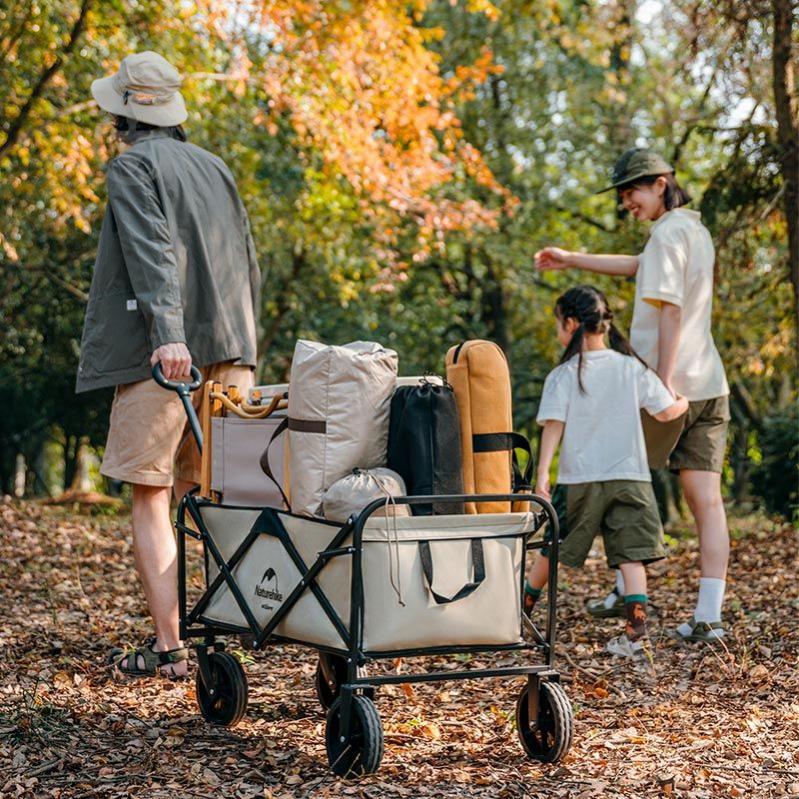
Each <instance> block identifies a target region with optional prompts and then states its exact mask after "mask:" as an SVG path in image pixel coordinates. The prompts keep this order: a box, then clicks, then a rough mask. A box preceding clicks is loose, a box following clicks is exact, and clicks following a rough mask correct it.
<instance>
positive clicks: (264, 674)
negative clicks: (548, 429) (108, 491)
mask: <svg viewBox="0 0 799 799" xmlns="http://www.w3.org/2000/svg"><path fill="white" fill-rule="evenodd" d="M732 528H733V531H734V541H733V547H734V548H733V561H732V570H731V575H730V581H729V595H728V597H729V598H728V603H727V620H728V622H730V623H731V626H732V635H731V636H730V639H729V641H728V642H727V645H726V646H725V647H720V648H710V647H708V646H706V645H702V646H698V647H695V648H690V649H689V648H684V647H679V646H678V645H676V644H674V643H673V642H671V641H670V640H669V639H667V638H666V637H665V636H664V634H663V633H664V631H665V629H666V627H665V625H667V624H668V625H672V624H674V623H677V622H679V621H682V620H683V619H684V618H686V617H687V616H688V615H690V611H691V600H692V598H693V596H694V591H695V584H696V579H697V576H698V575H697V573H696V565H697V552H696V547H695V544H694V542H693V541H692V540H691V539H690V538H685V539H684V540H680V541H676V542H675V546H674V549H673V553H672V556H671V557H670V558H669V559H668V560H666V561H664V562H662V563H661V564H658V565H656V566H655V567H654V568H653V569H652V580H651V590H650V593H651V596H652V598H653V600H654V602H655V604H656V606H657V610H658V613H659V617H660V620H662V622H663V625H661V624H659V623H658V622H656V623H655V625H654V626H653V631H654V633H655V637H656V649H655V659H654V664H653V665H652V666H651V668H650V667H645V666H639V667H636V668H630V667H629V666H627V665H624V664H621V663H619V662H618V661H615V662H614V660H613V659H611V658H610V657H609V656H607V655H605V654H604V653H603V651H602V647H603V644H604V642H605V640H606V639H607V638H608V637H609V636H610V635H613V634H615V633H616V632H617V627H618V624H617V622H615V621H607V622H602V623H592V622H591V621H590V619H589V617H587V616H586V615H585V613H584V612H583V610H582V607H583V605H584V603H585V600H586V599H587V598H588V597H589V596H593V595H596V594H597V592H598V590H599V587H600V586H604V584H605V583H607V581H608V572H607V570H606V568H605V566H604V564H603V562H602V561H601V560H599V559H594V560H591V561H589V564H588V566H587V568H586V570H585V571H583V572H580V573H569V574H565V575H563V579H562V589H563V591H562V594H561V596H562V598H563V602H562V609H561V613H560V619H561V633H560V635H559V641H560V649H559V659H558V665H559V667H560V668H561V669H562V670H563V671H564V674H565V676H564V684H565V687H566V688H567V691H568V693H569V696H570V698H571V700H572V702H573V704H574V709H575V719H576V730H575V743H574V746H573V748H572V750H571V753H570V754H569V756H568V757H567V758H566V760H565V761H564V762H563V763H562V764H560V765H558V766H540V765H537V764H534V763H530V762H529V761H527V760H526V759H525V758H524V756H523V753H522V750H521V747H520V746H519V743H518V740H517V738H516V732H515V728H514V723H513V712H514V705H515V699H516V695H517V693H518V690H519V687H520V683H519V682H518V681H513V680H507V681H498V680H493V681H471V682H467V683H451V684H448V683H440V684H436V685H426V686H422V687H414V688H410V687H409V686H399V687H387V688H384V689H382V690H381V691H380V692H379V694H378V707H379V710H380V713H381V716H382V719H383V724H384V728H385V731H386V752H385V756H384V759H383V764H382V767H381V769H380V770H379V772H378V773H377V774H376V775H374V776H371V777H368V778H365V779H363V780H361V781H360V782H354V781H346V780H340V779H338V778H336V777H333V776H332V775H331V774H330V773H329V772H328V771H327V769H326V756H325V750H324V715H323V713H322V711H321V710H320V708H319V706H318V703H317V701H316V698H315V695H314V689H313V671H314V666H315V658H314V656H313V653H312V652H310V651H309V650H306V649H301V648H299V647H288V646H286V647H275V648H272V649H270V650H268V651H267V652H266V653H265V654H262V653H253V654H252V661H253V662H251V663H248V665H247V666H246V669H247V672H248V677H249V686H250V705H249V710H248V713H247V716H246V717H245V719H244V720H243V721H242V722H241V723H240V724H239V725H238V726H237V727H235V728H233V729H229V730H227V729H214V728H212V727H210V726H209V725H208V724H206V723H205V722H204V721H203V720H202V719H201V718H200V716H199V714H198V710H197V704H196V701H195V694H194V685H193V682H188V683H187V682H183V683H171V682H168V681H166V680H150V681H114V680H113V679H112V678H111V677H110V675H109V672H108V670H107V668H106V667H104V665H103V664H104V661H105V655H106V652H107V650H108V649H109V648H110V647H111V646H114V645H118V644H120V643H132V642H138V641H140V640H141V639H143V638H144V637H145V636H146V635H148V634H149V628H148V622H147V619H146V614H145V609H144V606H143V601H142V598H141V594H140V591H139V589H138V585H137V583H136V580H135V575H134V572H133V569H132V553H131V551H130V523H129V519H128V517H126V516H122V517H119V518H117V517H113V516H111V517H103V516H99V517H91V516H83V515H77V514H73V513H67V512H65V511H64V510H62V509H52V508H44V507H42V506H40V505H36V504H23V505H20V504H9V503H6V504H1V505H0V796H3V797H6V796H8V797H34V796H35V797H71V798H72V799H76V798H77V797H86V798H88V797H92V798H94V797H127V796H132V797H148V798H149V799H161V797H170V799H172V798H173V797H209V798H210V797H241V799H246V798H247V797H281V798H282V797H286V798H288V797H328V796H329V797H337V796H361V797H371V798H373V799H375V798H376V797H478V796H479V797H491V798H492V799H494V798H496V799H503V798H504V797H507V798H508V799H510V798H511V797H513V798H514V799H522V798H523V797H574V798H575V799H576V798H577V797H579V798H580V799H587V798H588V797H617V796H618V797H622V796H623V797H647V796H684V797H696V799H699V798H700V797H717V796H718V797H721V796H723V797H735V796H742V797H743V796H745V797H761V796H762V797H766V796H768V797H788V796H799V579H798V574H797V572H798V571H799V570H798V569H797V566H799V560H798V559H797V543H799V535H797V532H796V531H794V530H793V529H791V528H790V527H788V526H784V525H783V526H780V525H776V524H774V523H772V522H770V521H768V520H767V519H763V518H757V519H756V518H752V517H749V518H744V519H733V520H732ZM683 575H690V578H689V582H688V587H687V588H686V580H685V579H684V578H683ZM247 655H250V653H247ZM246 659H249V658H246ZM498 659H499V660H500V661H503V662H505V661H508V660H509V659H508V658H507V657H504V658H503V657H502V656H500V657H499V658H498ZM486 660H487V659H486V658H484V657H482V656H481V657H474V658H471V659H467V658H462V661H468V662H469V664H470V665H476V664H477V663H483V662H486ZM495 662H496V661H495ZM403 665H404V664H400V668H402V667H403ZM386 667H387V668H394V664H387V666H386Z"/></svg>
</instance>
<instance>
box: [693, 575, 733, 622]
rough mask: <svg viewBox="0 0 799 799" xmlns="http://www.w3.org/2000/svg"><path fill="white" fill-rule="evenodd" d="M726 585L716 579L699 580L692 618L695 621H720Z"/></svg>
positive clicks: (705, 578) (704, 578)
mask: <svg viewBox="0 0 799 799" xmlns="http://www.w3.org/2000/svg"><path fill="white" fill-rule="evenodd" d="M726 586H727V583H726V582H725V581H724V580H719V579H718V578H717V577H700V578H699V596H698V597H697V600H696V610H695V611H694V618H695V619H696V620H697V621H705V622H712V621H721V605H722V603H723V602H724V589H725V588H726Z"/></svg>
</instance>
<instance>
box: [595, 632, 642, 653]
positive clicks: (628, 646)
mask: <svg viewBox="0 0 799 799" xmlns="http://www.w3.org/2000/svg"><path fill="white" fill-rule="evenodd" d="M605 649H606V650H607V651H608V652H610V654H611V655H616V656H617V657H621V658H644V657H646V656H647V655H648V652H649V639H648V638H646V637H644V638H639V639H638V640H637V641H631V640H630V639H629V638H628V637H627V633H622V634H621V635H617V636H616V637H615V638H611V639H610V641H608V643H607V645H606V646H605Z"/></svg>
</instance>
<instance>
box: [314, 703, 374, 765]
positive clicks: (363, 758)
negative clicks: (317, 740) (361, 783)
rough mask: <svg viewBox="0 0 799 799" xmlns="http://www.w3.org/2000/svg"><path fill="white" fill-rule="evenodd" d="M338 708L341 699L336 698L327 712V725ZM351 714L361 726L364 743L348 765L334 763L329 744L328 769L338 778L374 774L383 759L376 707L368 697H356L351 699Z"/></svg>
mask: <svg viewBox="0 0 799 799" xmlns="http://www.w3.org/2000/svg"><path fill="white" fill-rule="evenodd" d="M340 708H341V698H340V697H338V698H336V700H335V702H333V704H332V705H331V707H330V710H329V711H328V722H327V723H328V725H329V724H330V722H331V719H333V718H334V717H335V715H336V714H339V713H340ZM352 712H353V715H354V716H356V717H357V719H358V723H359V724H360V726H361V732H362V736H363V741H364V746H363V747H362V748H361V750H360V752H359V753H358V754H357V755H356V757H355V759H354V761H353V762H352V763H350V764H347V762H346V761H341V762H339V763H336V762H335V758H334V757H333V753H331V751H330V746H329V743H328V747H327V757H328V763H329V765H330V769H331V771H332V772H333V773H334V774H336V775H338V776H340V777H346V776H361V775H363V774H374V772H376V771H377V769H378V768H379V767H380V761H381V760H382V759H383V748H384V742H383V725H382V722H381V721H380V713H379V712H378V710H377V706H376V705H375V703H374V702H373V701H372V700H371V699H369V698H368V697H366V696H362V695H356V696H353V697H352Z"/></svg>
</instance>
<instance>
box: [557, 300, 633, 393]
mask: <svg viewBox="0 0 799 799" xmlns="http://www.w3.org/2000/svg"><path fill="white" fill-rule="evenodd" d="M555 315H556V316H557V317H558V319H560V320H561V321H563V320H565V319H576V320H577V322H578V327H577V329H576V330H575V331H574V334H573V335H572V337H571V341H569V343H568V344H567V345H566V349H565V350H564V351H563V355H562V356H561V359H560V363H566V361H568V360H569V359H570V358H572V357H574V356H575V355H577V356H578V358H579V360H578V361H577V384H578V385H579V387H580V391H581V393H583V394H585V386H583V378H582V374H583V338H584V336H585V334H586V333H593V334H597V333H601V334H602V335H605V333H607V334H608V339H609V341H610V347H611V349H613V350H615V351H616V352H620V353H621V354H622V355H629V356H631V357H633V358H638V360H639V361H641V363H643V364H644V366H646V364H645V363H644V361H643V360H642V359H641V358H640V357H639V355H638V354H637V353H636V352H635V350H634V349H633V348H632V347H631V346H630V342H629V341H627V339H626V337H625V336H624V334H623V333H621V331H620V330H619V329H618V328H617V327H616V325H614V324H613V311H611V310H610V307H609V306H608V301H607V298H606V297H605V295H604V294H603V293H602V292H601V291H600V290H599V289H596V288H594V287H593V286H574V288H570V289H569V290H568V291H567V292H566V293H565V294H561V296H560V297H558V300H557V302H556V303H555Z"/></svg>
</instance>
